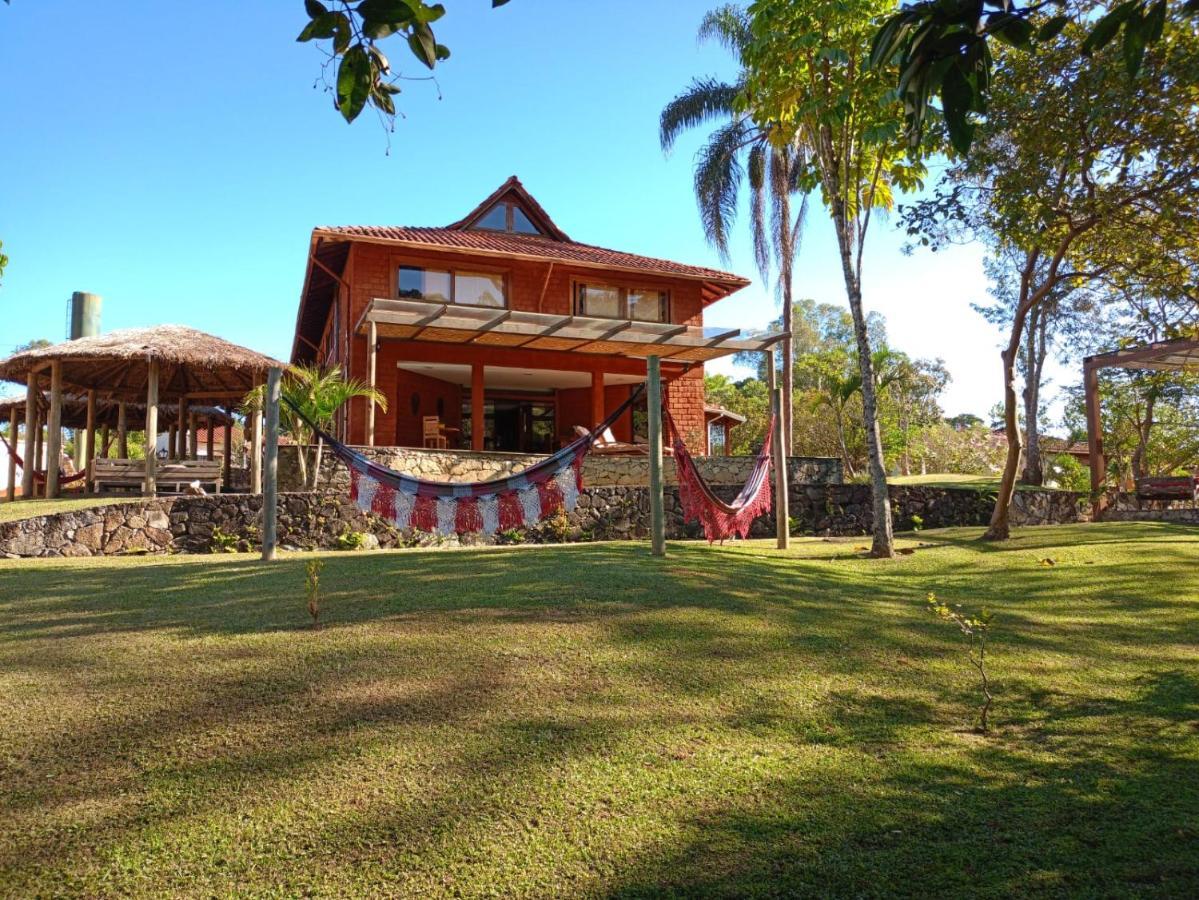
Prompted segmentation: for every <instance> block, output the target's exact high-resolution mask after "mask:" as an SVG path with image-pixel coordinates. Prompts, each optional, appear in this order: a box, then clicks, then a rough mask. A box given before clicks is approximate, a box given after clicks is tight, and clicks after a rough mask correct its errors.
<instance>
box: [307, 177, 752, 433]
mask: <svg viewBox="0 0 1199 900" xmlns="http://www.w3.org/2000/svg"><path fill="white" fill-rule="evenodd" d="M635 214H637V213H636V212H635V211H633V210H630V215H635ZM646 214H651V213H650V212H647V213H646ZM747 284H749V282H748V280H746V279H745V278H742V277H740V276H738V275H733V274H730V273H728V272H721V271H718V270H716V269H710V268H706V267H704V266H694V265H687V264H683V263H677V262H670V261H667V260H662V259H653V258H650V257H646V256H639V255H637V254H633V253H626V252H622V251H616V250H609V249H605V248H602V247H596V246H593V245H590V244H584V243H580V242H578V241H575V240H572V239H571V238H570V237H569V236H568V235H567V234H566V233H565V232H563V231H562V229H561V228H559V227H558V226H557V225H556V224H555V223H554V221H553V219H551V218H550V216H549V214H548V213H547V212H546V211H545V210H544V209H543V208H542V207H541V205H540V204H539V203H538V202H537V201H536V200H535V199H534V198H533V197H532V196H531V195H530V194H529V192H528V191H527V190H526V189H525V187H524V186H523V185H522V184H521V182H520V181H519V180H518V179H517V178H516V177H515V176H513V177H512V178H509V179H508V180H507V181H505V182H504V183H503V184H502V185H500V187H499V188H498V189H496V190H495V191H494V192H493V193H492V194H491V195H490V196H488V197H487V198H486V199H484V200H483V201H482V202H481V203H479V204H478V205H477V206H476V207H475V208H474V209H472V210H471V211H470V212H468V213H467V214H466V215H465V216H463V217H462V218H461V219H459V220H458V221H456V222H453V223H452V224H449V225H446V226H442V227H416V226H401V227H389V226H370V225H366V226H338V227H320V228H316V229H315V230H314V231H313V232H312V240H311V246H310V251H309V257H308V268H307V273H306V275H305V278H304V287H303V291H302V294H301V298H300V308H299V314H298V316H297V320H296V332H295V341H294V344H293V348H292V362H293V363H304V364H319V365H322V366H329V365H340V366H341V367H342V369H343V371H344V372H346V373H347V374H348V375H349V376H351V377H354V378H358V379H361V380H363V381H366V382H368V383H370V384H374V385H375V386H376V387H377V388H378V389H379V390H380V391H382V393H383V394H384V395H385V396H386V397H387V401H388V404H387V410H386V411H383V410H382V409H379V408H376V407H375V406H374V405H373V404H368V403H366V402H365V401H362V400H356V401H354V402H352V403H351V404H349V405H348V406H347V407H346V408H344V409H343V411H342V414H341V416H340V419H339V421H338V422H337V429H338V432H339V434H338V436H339V437H340V438H341V439H342V440H345V441H347V442H348V443H351V444H357V445H370V446H386V445H398V446H410V447H411V446H416V447H420V446H440V445H441V444H442V443H443V442H442V441H441V440H439V439H438V438H439V437H440V438H443V439H444V445H445V446H447V447H449V448H451V449H469V450H488V451H511V452H526V453H548V452H552V451H554V450H556V449H558V448H559V447H560V446H562V445H563V444H565V443H568V442H569V441H571V440H573V439H574V437H575V426H587V427H590V426H592V425H594V424H596V423H598V422H599V421H601V420H603V419H604V418H605V416H606V415H607V414H608V413H609V412H612V411H613V410H615V409H616V407H618V406H619V405H620V404H621V403H622V402H623V401H624V400H625V399H627V398H628V396H629V394H630V391H631V390H632V389H633V387H634V386H635V385H636V384H639V383H641V382H642V381H644V380H645V377H646V366H647V363H646V358H647V356H648V355H651V354H652V355H654V356H658V357H659V358H660V360H661V371H662V379H663V384H664V387H663V396H664V399H665V405H666V407H667V409H668V411H669V412H670V414H671V417H672V418H673V420H674V422H675V423H676V424H677V426H678V428H679V430H680V431H681V432H682V433H683V435H684V438H685V440H686V441H687V443H688V446H689V447H690V448H691V450H692V451H693V452H696V453H708V452H709V428H708V421H709V419H710V416H709V415H708V414H707V413H706V411H705V406H704V383H703V363H704V362H705V361H706V360H709V359H714V358H717V357H719V356H724V355H727V354H729V353H733V352H738V351H744V350H765V349H767V348H768V347H769V346H770V345H771V343H772V340H749V339H738V338H739V331H737V330H736V329H734V330H731V331H728V330H726V331H723V332H720V333H716V332H714V331H713V330H711V329H704V328H703V321H704V311H705V310H706V309H707V308H708V307H709V306H710V305H711V304H713V303H715V302H717V301H718V300H721V299H723V298H725V297H728V296H729V295H730V294H732V293H734V292H736V291H738V290H740V289H741V288H743V287H745V286H746V285H747ZM642 402H643V401H642ZM642 408H643V407H642ZM635 421H636V422H637V423H638V425H639V426H640V424H641V423H643V422H644V416H643V415H639V414H637V411H636V409H634V410H633V411H632V412H630V413H626V414H625V415H624V416H623V417H622V419H621V420H620V421H618V422H617V423H616V425H615V426H614V427H613V429H612V431H613V434H614V436H615V438H616V439H617V440H620V441H632V440H633V439H634V430H635V429H634V422H635ZM427 429H432V431H431V433H429V432H427ZM636 430H637V431H639V432H640V431H641V430H642V429H641V428H640V427H638V428H637V429H636ZM427 436H428V437H429V439H428V440H426V438H427ZM639 436H640V435H639Z"/></svg>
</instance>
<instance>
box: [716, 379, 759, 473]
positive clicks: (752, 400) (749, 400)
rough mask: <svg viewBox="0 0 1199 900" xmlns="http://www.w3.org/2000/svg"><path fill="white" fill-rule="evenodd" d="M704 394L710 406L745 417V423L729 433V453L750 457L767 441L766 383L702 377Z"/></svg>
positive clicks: (753, 380) (756, 380)
mask: <svg viewBox="0 0 1199 900" xmlns="http://www.w3.org/2000/svg"><path fill="white" fill-rule="evenodd" d="M704 395H705V397H706V398H707V401H708V402H709V403H714V404H715V405H717V406H720V407H723V408H724V409H727V410H729V411H730V412H735V413H737V414H738V415H741V416H745V421H744V422H742V423H741V424H740V425H738V426H737V427H736V428H734V429H732V431H731V432H730V438H731V445H730V447H729V453H731V454H732V455H734V456H753V455H754V454H756V453H757V452H758V450H760V449H761V447H762V443H763V442H764V441H765V440H766V428H767V426H768V425H769V423H770V393H769V391H768V390H767V389H766V382H764V381H761V380H759V379H757V378H744V379H742V380H741V381H733V380H732V379H731V378H729V377H728V376H727V375H705V376H704Z"/></svg>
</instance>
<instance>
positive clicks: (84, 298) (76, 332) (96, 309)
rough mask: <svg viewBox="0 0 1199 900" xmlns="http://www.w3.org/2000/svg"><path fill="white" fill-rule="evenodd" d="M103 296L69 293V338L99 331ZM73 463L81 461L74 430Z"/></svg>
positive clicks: (80, 438)
mask: <svg viewBox="0 0 1199 900" xmlns="http://www.w3.org/2000/svg"><path fill="white" fill-rule="evenodd" d="M103 300H104V298H103V297H101V296H100V295H99V294H89V293H87V292H85V291H75V293H73V294H71V330H70V333H69V334H68V335H67V337H69V338H70V339H71V340H75V339H76V338H81V337H91V336H92V335H96V334H99V333H100V304H101V303H102V302H103ZM74 456H75V465H76V466H80V465H82V463H83V432H82V431H80V430H78V429H76V431H75V454H74Z"/></svg>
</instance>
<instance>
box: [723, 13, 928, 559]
mask: <svg viewBox="0 0 1199 900" xmlns="http://www.w3.org/2000/svg"><path fill="white" fill-rule="evenodd" d="M887 6H888V4H887V2H886V0H756V2H755V3H753V5H752V6H751V7H750V15H751V17H752V32H753V40H752V41H751V43H750V45H749V46H748V47H747V49H746V53H745V59H746V62H747V64H748V69H749V78H748V80H747V83H746V92H745V103H746V106H745V108H746V109H747V110H748V111H749V113H750V115H752V116H753V118H754V121H755V122H756V123H757V124H758V125H759V126H760V127H762V128H765V129H767V130H768V131H769V133H770V134H771V136H772V140H775V141H778V142H781V143H794V144H795V145H796V146H799V147H803V148H804V152H803V153H802V154H801V155H800V161H801V170H800V172H799V177H798V184H799V187H800V189H801V190H803V191H806V192H810V191H815V190H819V192H820V196H821V199H822V201H823V203H824V206H825V208H826V209H827V210H828V213H829V217H830V219H831V221H832V225H833V230H834V232H835V234H836V238H837V247H838V250H839V253H840V257H841V269H842V275H843V279H844V282H845V293H846V298H847V299H848V301H849V308H850V313H851V315H852V317H853V323H854V338H855V343H856V350H857V361H858V368H859V375H860V377H861V381H862V389H861V390H862V422H863V426H864V428H865V431H866V444H867V450H868V457H869V469H870V483H871V487H872V489H873V494H874V501H873V521H874V529H873V531H874V533H873V540H872V546H871V554H872V555H874V556H891V555H893V554H894V542H893V539H892V529H891V505H890V501H889V498H888V493H887V473H886V468H885V464H884V459H883V445H882V436H881V434H880V431H879V422H878V397H877V392H876V389H875V378H874V371H873V367H872V348H871V345H870V340H869V335H868V332H867V320H866V314H865V312H864V309H863V304H862V262H863V254H864V250H865V243H866V235H867V230H868V228H869V225H870V219H871V215H872V213H873V212H874V210H875V209H888V208H890V207H891V206H892V203H893V198H894V195H895V192H896V191H897V190H909V189H912V188H915V187H916V186H917V185H918V184H919V182H920V178H921V177H922V175H923V173H924V169H923V166H922V165H921V163H920V162H919V160H917V159H915V158H913V157H912V156H911V155H910V154H909V152H908V148H907V147H906V145H905V144H904V142H903V140H902V139H901V135H900V127H899V125H900V119H901V115H902V110H901V109H900V108H899V104H898V101H897V100H894V99H893V97H894V91H893V90H892V89H891V86H890V77H891V74H892V73H891V72H889V71H888V70H887V69H885V68H881V67H880V68H876V69H868V68H866V67H865V66H864V65H863V64H864V62H865V61H866V58H867V56H868V55H869V50H870V43H871V40H872V38H873V25H872V24H871V23H872V21H873V20H874V19H875V18H876V17H877V16H879V15H881V14H882V13H884V12H885V11H886V9H887Z"/></svg>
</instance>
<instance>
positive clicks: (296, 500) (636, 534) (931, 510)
mask: <svg viewBox="0 0 1199 900" xmlns="http://www.w3.org/2000/svg"><path fill="white" fill-rule="evenodd" d="M738 490H739V488H738V486H737V485H718V486H716V488H715V492H716V493H717V494H718V495H719V496H721V497H722V498H724V499H726V500H731V499H732V498H733V497H734V496H735V495H736V493H737V491H738ZM790 496H791V516H792V519H793V520H794V521H793V527H792V530H793V532H795V533H799V534H822V535H858V534H866V533H868V532H869V529H870V524H871V503H870V488H869V486H867V485H859V484H829V485H813V484H806V485H805V484H800V485H796V486H794V487H793V488H792V489H791V491H790ZM891 500H892V508H893V510H894V515H895V527H896V530H898V531H906V530H910V529H913V528H915V527H917V526H918V527H922V528H941V527H947V526H953V525H985V524H986V522H987V520H988V519H989V517H990V514H991V505H992V503H993V499H992V495H991V494H988V493H984V492H980V491H974V490H965V489H959V488H931V487H914V486H913V487H893V488H891ZM1083 501H1084V497H1083V495H1081V494H1070V493H1066V492H1056V491H1019V492H1017V494H1016V499H1015V501H1014V504H1013V510H1012V522H1013V524H1016V525H1047V524H1063V523H1068V522H1077V521H1083V520H1084V519H1085V507H1084V503H1083ZM666 510H667V515H666V523H667V536H668V537H671V538H680V537H681V538H698V537H701V536H702V535H701V532H700V529H699V527H698V526H697V525H694V524H687V525H685V524H684V523H683V521H682V510H681V508H680V506H679V500H678V491H677V489H675V488H667V490H666ZM261 511H262V498H261V497H259V496H252V495H248V494H222V495H213V496H208V497H186V496H184V497H174V498H163V499H158V500H148V501H137V502H133V503H122V504H114V505H111V506H105V507H96V508H93V509H85V510H78V511H75V512H68V513H59V514H57V515H52V516H41V517H37V518H31V519H24V520H20V521H16V522H7V523H4V524H0V557H9V558H14V557H22V556H41V557H60V556H107V555H117V554H122V553H179V552H182V553H207V552H213V551H216V550H231V549H238V550H243V551H249V550H254V549H256V548H257V547H258V546H259V527H260V519H261ZM1197 514H1199V511H1197ZM917 517H918V518H917ZM648 534H649V491H648V489H646V488H644V487H632V486H619V485H616V486H607V487H590V488H587V489H586V490H584V491H583V493H582V495H581V496H580V497H579V505H578V508H577V509H576V510H575V511H574V512H573V513H571V514H570V515H569V516H566V517H560V518H558V519H551V520H549V521H547V522H543V523H541V524H540V525H538V526H537V527H536V528H534V529H529V530H526V531H522V532H520V533H517V534H509V535H503V536H501V538H500V540H501V542H505V541H506V542H517V541H519V542H525V541H527V542H531V543H535V542H548V541H563V540H568V541H580V540H607V539H622V538H630V539H631V538H637V539H642V538H645V537H647V536H648ZM773 534H774V520H773V517H771V516H763V517H761V518H759V519H758V520H757V521H756V522H755V523H754V527H753V531H752V532H751V536H754V537H769V536H771V535H773ZM347 535H354V536H356V535H369V536H370V537H369V538H365V541H366V544H367V546H369V547H375V546H378V547H399V546H417V545H430V544H447V543H448V544H456V543H458V540H457V539H456V538H448V539H447V538H441V537H439V536H436V535H429V534H417V533H411V532H409V533H400V532H399V531H397V530H396V528H395V527H394V526H393V525H392V524H390V523H388V522H385V521H383V520H382V519H379V518H377V517H375V516H372V515H366V514H363V513H362V512H360V511H359V510H358V509H357V508H356V507H355V506H354V505H353V504H352V503H350V502H349V498H348V497H347V495H346V493H345V492H343V491H330V492H321V493H311V492H309V493H285V494H281V495H280V497H279V543H280V545H281V546H283V547H284V548H297V549H336V548H338V547H339V546H342V545H343V544H344V542H345V540H346V536H347ZM465 541H466V542H472V543H477V542H482V540H481V539H480V538H478V537H468V538H466V539H465Z"/></svg>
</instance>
